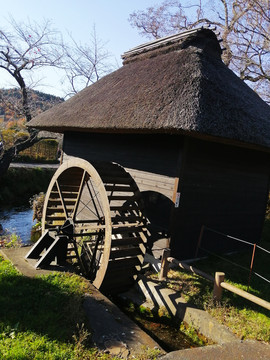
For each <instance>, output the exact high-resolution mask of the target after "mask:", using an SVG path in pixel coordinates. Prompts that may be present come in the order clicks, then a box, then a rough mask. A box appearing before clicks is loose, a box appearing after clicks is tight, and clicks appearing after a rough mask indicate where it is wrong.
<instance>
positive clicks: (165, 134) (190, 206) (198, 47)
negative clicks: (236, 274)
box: [30, 29, 270, 258]
mask: <svg viewBox="0 0 270 360" xmlns="http://www.w3.org/2000/svg"><path fill="white" fill-rule="evenodd" d="M221 53H222V50H221V48H220V43H219V41H218V40H217V37H216V35H215V34H214V33H213V32H212V31H211V30H208V29H195V30H190V31H187V32H185V33H182V34H178V35H175V36H169V37H166V38H163V39H159V40H155V41H153V42H150V43H147V44H143V45H141V46H138V47H136V48H134V49H132V50H130V51H128V52H126V53H125V54H124V55H123V60H124V61H123V63H124V66H122V67H121V68H119V69H118V70H116V71H115V72H113V73H111V74H109V75H107V76H105V77H103V78H102V79H100V80H99V81H98V82H96V83H95V84H93V85H91V86H89V87H88V88H86V89H84V90H82V91H81V92H79V93H78V94H77V95H75V96H73V97H72V98H70V99H69V100H68V101H66V102H65V103H62V104H60V105H57V106H55V107H53V108H52V109H50V110H48V111H46V112H44V113H42V114H40V115H38V116H37V117H36V118H34V119H33V120H32V121H31V122H30V126H32V127H36V128H38V129H42V130H48V131H55V132H60V133H64V145H63V148H64V152H65V154H67V155H68V156H77V157H81V158H84V159H86V160H88V161H90V162H91V161H97V160H102V161H113V162H117V163H120V164H121V165H122V166H124V167H125V168H127V169H128V170H129V171H130V173H131V174H132V176H134V177H135V180H136V182H137V184H138V186H139V188H140V190H141V191H142V192H143V195H144V200H145V204H146V210H147V211H148V213H147V216H148V218H149V219H150V220H151V223H152V224H154V227H155V226H156V229H157V230H156V235H155V237H154V239H155V240H156V239H157V238H158V237H159V235H157V233H158V234H164V233H166V234H168V235H169V236H170V237H171V250H172V255H173V256H175V257H178V258H187V257H192V256H194V253H195V249H196V244H197V241H198V237H199V234H200V230H201V227H202V225H206V226H208V227H209V228H213V229H215V230H217V231H219V232H224V233H227V234H230V235H233V236H236V237H240V238H242V239H246V240H249V241H251V242H254V241H256V242H258V241H259V239H260V236H261V230H262V224H263V220H264V215H265V207H266V201H267V196H268V185H269V170H270V166H269V165H270V164H269V148H270V107H269V106H268V105H267V104H266V103H265V102H264V101H263V100H262V99H261V98H260V97H259V96H258V95H257V94H256V93H255V92H254V91H253V90H252V89H250V88H249V87H248V86H247V85H246V84H245V83H244V82H243V81H242V80H240V79H239V78H238V77H237V76H236V75H235V74H234V73H233V71H231V70H230V69H228V67H226V66H225V65H224V63H223V62H222V59H221ZM160 236H162V235H160ZM210 240H211V239H210ZM210 240H209V244H211V247H212V248H211V249H212V250H213V249H215V250H217V249H222V250H228V249H232V248H234V245H233V244H231V243H230V244H229V243H227V241H226V240H225V241H224V239H222V241H216V240H215V241H214V242H211V241H210ZM226 244H227V245H226Z"/></svg>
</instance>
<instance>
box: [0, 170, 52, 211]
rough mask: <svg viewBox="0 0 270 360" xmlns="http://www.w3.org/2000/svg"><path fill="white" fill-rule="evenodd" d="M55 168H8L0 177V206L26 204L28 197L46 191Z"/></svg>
mask: <svg viewBox="0 0 270 360" xmlns="http://www.w3.org/2000/svg"><path fill="white" fill-rule="evenodd" d="M54 171H55V170H53V169H41V168H34V169H26V168H10V169H9V170H8V171H7V173H6V174H5V175H4V176H3V177H2V178H0V208H5V207H11V206H20V205H28V204H29V199H30V198H31V197H32V196H33V195H34V194H38V193H40V192H42V191H43V192H46V191H47V188H48V185H49V182H50V180H51V178H52V176H53V173H54Z"/></svg>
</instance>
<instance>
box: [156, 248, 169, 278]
mask: <svg viewBox="0 0 270 360" xmlns="http://www.w3.org/2000/svg"><path fill="white" fill-rule="evenodd" d="M170 253H171V250H170V249H164V250H163V254H162V259H161V268H160V273H159V280H160V281H163V280H166V278H167V274H168V270H169V262H168V261H167V259H168V257H169V256H170Z"/></svg>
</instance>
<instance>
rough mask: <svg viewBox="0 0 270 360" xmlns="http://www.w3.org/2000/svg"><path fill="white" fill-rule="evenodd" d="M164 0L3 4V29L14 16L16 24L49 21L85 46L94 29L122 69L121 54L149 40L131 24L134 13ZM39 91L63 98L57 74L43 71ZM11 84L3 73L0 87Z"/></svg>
mask: <svg viewBox="0 0 270 360" xmlns="http://www.w3.org/2000/svg"><path fill="white" fill-rule="evenodd" d="M161 2H162V1H161V0H136V1H131V0H76V1H75V0H46V1H43V0H24V1H22V0H9V1H4V0H2V1H1V14H0V27H1V28H2V27H3V28H4V29H5V25H6V24H7V23H8V18H9V16H10V15H11V16H12V17H13V18H14V19H15V20H16V21H18V22H19V21H26V20H27V19H30V20H31V21H36V22H39V21H42V20H43V19H50V20H51V21H52V22H53V24H54V26H55V28H57V29H58V30H60V31H61V32H62V33H63V34H65V33H67V32H70V33H71V34H72V36H73V38H74V39H76V40H77V41H80V42H81V43H86V42H87V41H88V39H89V37H90V33H91V31H92V29H93V26H94V25H95V28H96V33H97V36H98V38H100V39H101V40H102V41H103V42H105V43H106V48H107V50H108V51H109V52H110V53H111V54H112V55H113V57H114V58H115V60H116V61H117V62H118V64H119V65H121V63H122V62H121V54H123V53H124V52H125V51H127V50H129V49H130V48H132V47H134V46H136V45H139V44H141V43H144V42H146V41H147V39H146V38H144V37H142V36H140V35H139V34H138V31H137V30H136V29H134V28H132V27H131V25H130V24H129V22H128V17H129V14H130V13H132V12H133V11H134V10H144V9H146V8H147V7H149V6H152V5H154V4H160V3H161ZM42 77H44V79H43V80H42V83H43V84H44V85H45V83H46V85H47V86H46V87H45V86H40V88H38V90H40V91H45V92H48V93H52V94H55V95H60V96H61V95H63V92H62V90H61V85H60V82H59V80H58V78H57V74H56V73H55V72H54V73H52V71H46V72H45V71H44V70H43V74H42ZM11 85H12V82H10V80H9V78H8V77H6V76H5V75H4V73H3V71H2V72H1V73H0V87H4V86H5V87H10V86H11Z"/></svg>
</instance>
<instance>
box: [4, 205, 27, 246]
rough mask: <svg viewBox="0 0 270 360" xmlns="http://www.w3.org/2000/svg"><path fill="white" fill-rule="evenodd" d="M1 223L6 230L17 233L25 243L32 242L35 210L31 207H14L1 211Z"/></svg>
mask: <svg viewBox="0 0 270 360" xmlns="http://www.w3.org/2000/svg"><path fill="white" fill-rule="evenodd" d="M0 224H1V225H2V227H3V229H4V231H8V232H9V233H16V234H17V235H18V236H19V237H20V239H21V240H22V242H23V244H29V243H30V234H31V228H32V226H33V225H34V222H33V210H32V209H29V208H25V207H24V208H21V207H20V208H12V209H9V210H3V211H0Z"/></svg>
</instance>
